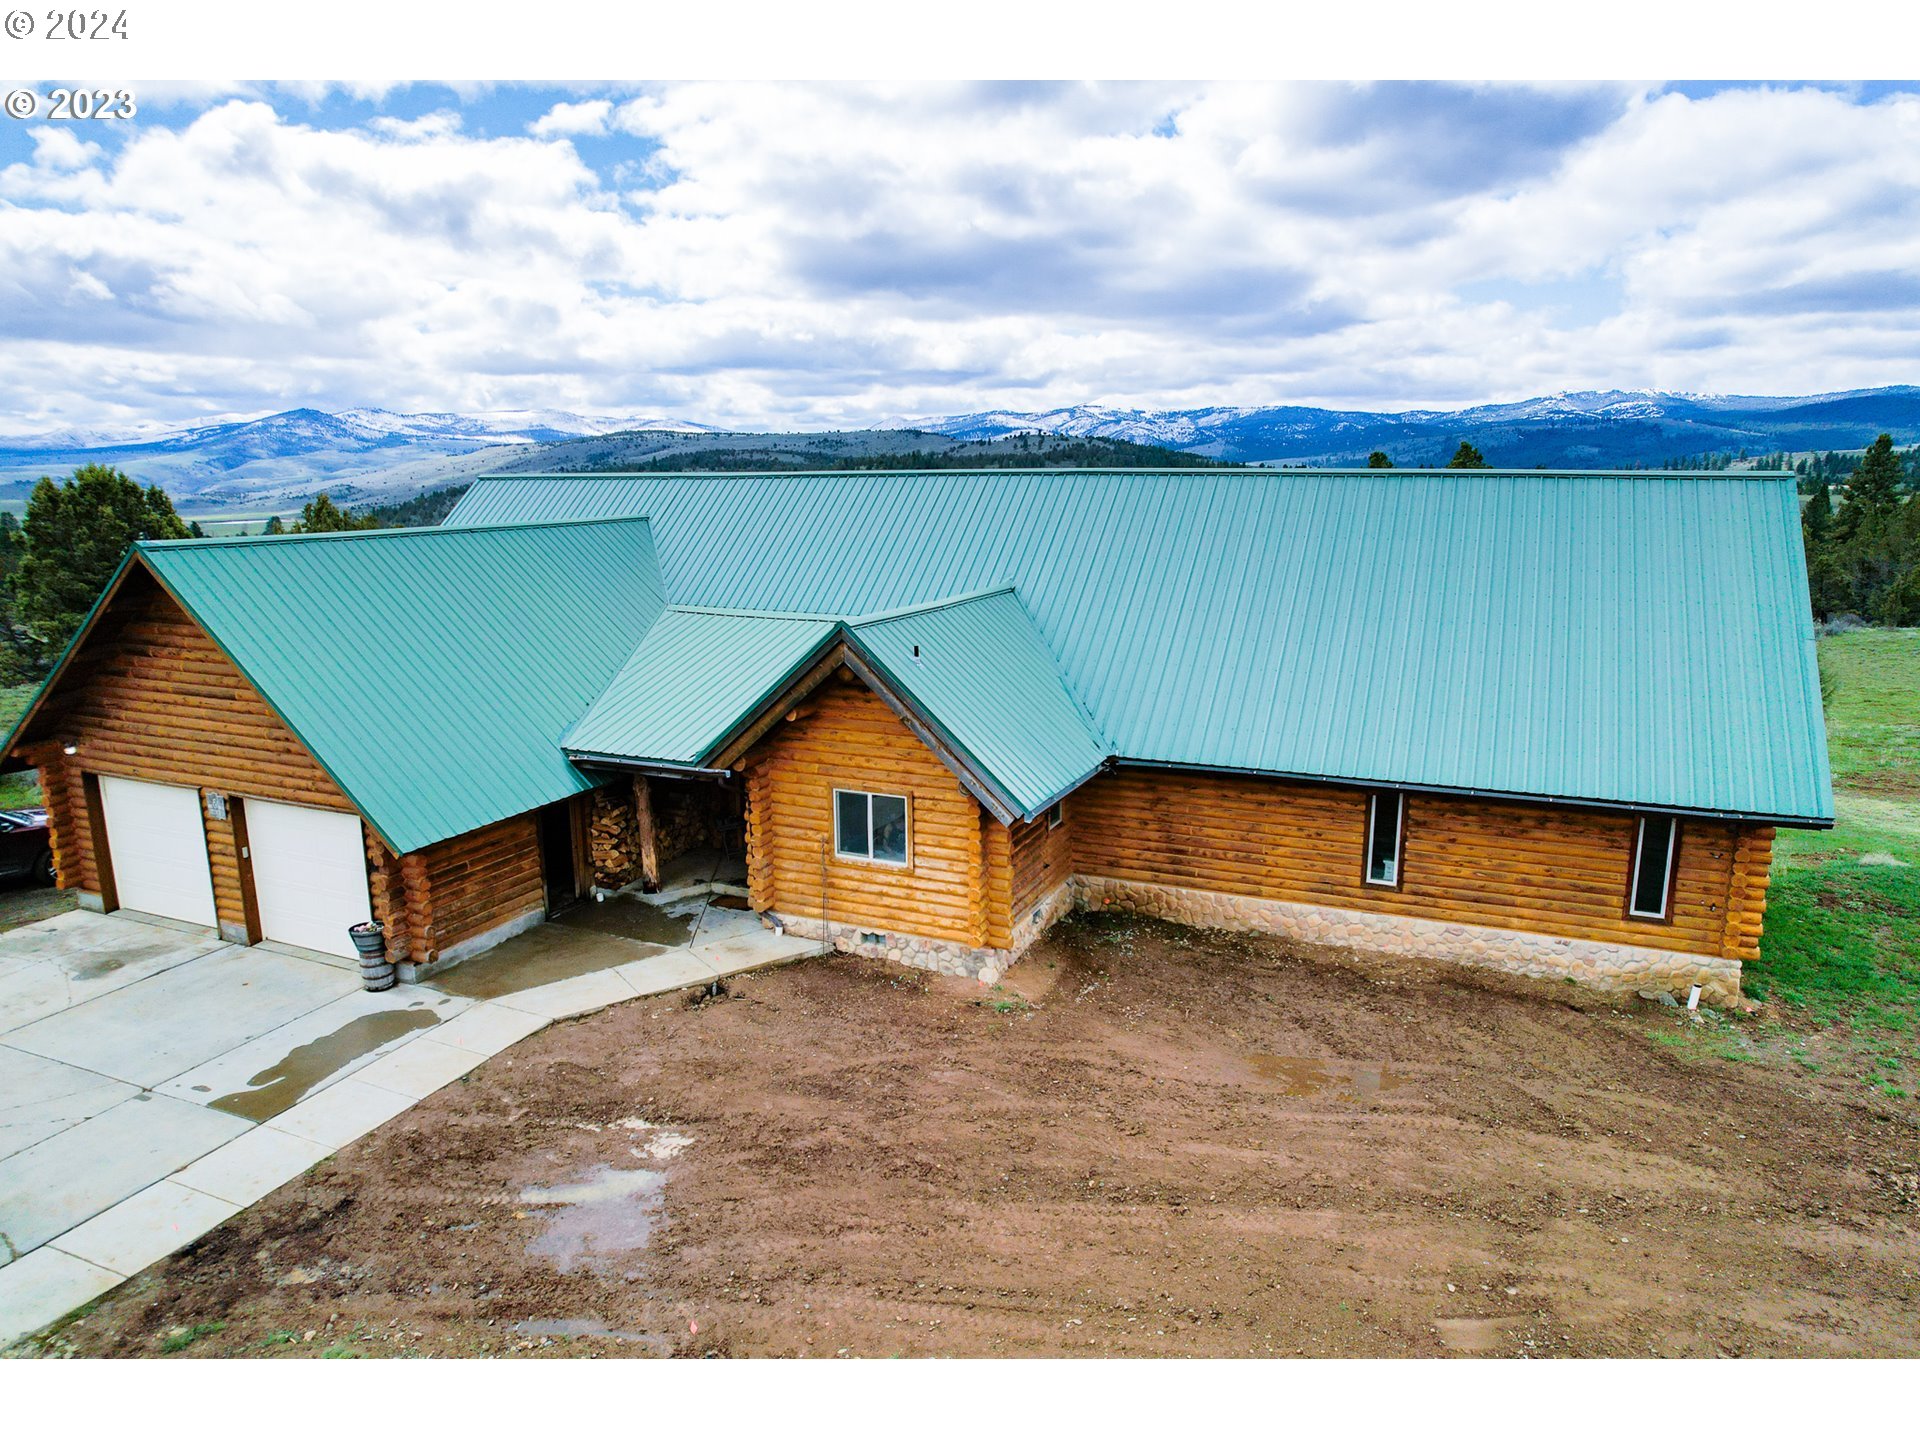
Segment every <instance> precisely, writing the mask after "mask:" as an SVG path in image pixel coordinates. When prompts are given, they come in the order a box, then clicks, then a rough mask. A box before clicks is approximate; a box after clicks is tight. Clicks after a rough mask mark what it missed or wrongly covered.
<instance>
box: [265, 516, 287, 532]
mask: <svg viewBox="0 0 1920 1440" xmlns="http://www.w3.org/2000/svg"><path fill="white" fill-rule="evenodd" d="M260 533H261V534H262V535H284V534H286V533H287V527H286V526H285V525H282V524H281V523H280V517H279V516H278V515H269V516H268V517H267V523H266V524H265V525H262V526H261V527H260Z"/></svg>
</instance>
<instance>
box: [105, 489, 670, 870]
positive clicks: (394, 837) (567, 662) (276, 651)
mask: <svg viewBox="0 0 1920 1440" xmlns="http://www.w3.org/2000/svg"><path fill="white" fill-rule="evenodd" d="M134 554H135V555H137V557H138V558H139V559H140V560H141V561H144V562H145V563H146V564H147V565H148V566H150V567H151V568H152V570H153V572H154V574H155V575H157V576H158V577H159V579H160V582H161V583H162V584H163V585H164V586H165V587H166V589H167V590H168V591H169V592H170V593H171V594H172V595H173V596H174V598H175V599H177V600H178V601H179V602H180V604H181V605H182V606H183V607H184V608H185V609H186V610H187V612H188V613H189V614H190V615H192V616H193V618H194V619H195V620H197V621H198V622H199V623H200V624H201V626H202V627H203V628H205V629H206V631H207V632H208V634H210V635H211V636H212V637H213V639H214V641H215V642H216V643H217V644H218V645H219V646H220V648H221V649H222V650H223V651H225V652H226V654H227V655H228V656H229V657H230V658H231V659H232V660H233V662H234V663H235V664H236V665H237V666H238V667H239V668H240V670H241V671H242V672H243V673H244V674H245V675H246V677H247V679H248V680H250V681H251V682H252V683H253V685H254V687H255V688H256V689H258V690H259V691H260V693H261V694H262V695H263V696H264V697H265V698H266V700H267V703H268V704H270V705H271V706H272V707H273V708H274V710H275V711H277V712H278V713H279V715H280V717H281V718H282V719H283V720H285V721H286V723H287V725H288V726H289V727H290V728H291V729H292V730H293V732H294V733H295V734H296V735H298V736H299V737H300V739H301V741H302V742H303V743H304V744H305V745H306V747H307V748H308V750H310V751H311V752H312V753H313V755H314V758H315V759H317V760H318V761H319V762H320V764H321V765H322V766H323V767H325V769H326V770H327V772H328V773H329V774H331V775H332V776H333V778H334V780H335V781H336V783H338V784H339V786H340V788H341V789H342V790H343V791H345V792H346V794H347V796H348V797H349V798H350V799H351V800H352V801H353V802H354V804H355V805H357V806H358V807H359V809H360V811H361V813H362V814H363V815H365V816H366V818H367V820H368V822H369V823H370V824H371V825H372V826H373V827H374V829H375V830H377V831H378V832H379V833H380V835H381V836H382V837H383V838H384V839H385V840H386V842H387V844H388V845H389V846H391V847H392V848H393V849H394V850H395V851H397V852H402V853H404V852H406V851H409V850H417V849H419V848H420V847H421V846H423V845H431V844H432V843H433V842H435V841H436V840H444V839H446V838H448V837H449V836H453V835H459V834H462V833H464V832H465V831H468V830H472V829H475V828H477V827H478V826H481V825H487V824H491V823H492V822H493V821H495V820H501V819H505V818H506V817H507V816H510V815H518V814H520V813H522V812H523V811H527V810H531V809H533V808H535V807H536V806H540V805H544V804H546V803H548V802H550V801H553V800H560V799H564V798H566V797H567V796H569V795H572V794H574V793H575V792H577V791H580V790H584V789H586V788H588V786H589V784H590V783H591V782H589V781H588V780H587V779H586V778H585V777H583V776H582V775H581V774H580V773H579V772H578V771H576V770H575V769H574V768H573V766H572V765H571V764H570V763H569V762H568V761H567V758H566V756H565V755H564V754H563V753H562V752H561V749H560V744H559V742H560V737H561V736H562V735H563V734H565V733H566V730H567V727H568V726H570V725H571V724H572V723H573V722H574V720H575V719H577V718H578V717H579V715H580V713H581V712H582V711H583V710H585V709H586V708H587V706H588V705H589V704H590V703H591V702H592V700H593V698H594V697H595V696H596V695H598V694H599V693H600V692H601V691H602V690H603V689H605V688H606V685H607V682H608V681H609V680H611V679H612V678H613V676H614V674H615V673H616V672H617V671H618V670H619V668H620V665H621V662H623V661H624V660H625V659H626V658H627V657H628V655H629V654H630V653H631V652H632V650H633V645H634V637H635V636H638V635H642V634H645V633H646V631H647V629H648V627H649V626H651V625H652V624H653V622H654V620H655V618H656V617H657V616H658V615H659V613H660V610H661V607H662V604H663V601H662V598H661V589H660V577H659V571H658V569H657V567H656V565H655V562H654V553H653V543H652V539H651V537H650V535H649V532H648V526H647V522H646V521H645V520H644V519H624V520H615V521H601V522H592V523H581V524H540V525H519V526H511V527H506V528H478V529H433V530H374V531H356V532H349V533H346V534H341V535H297V536H286V537H281V538H263V537H255V538H249V539H230V540H165V541H143V542H141V543H139V544H138V545H136V546H135V547H134ZM131 558H132V557H130V560H131Z"/></svg>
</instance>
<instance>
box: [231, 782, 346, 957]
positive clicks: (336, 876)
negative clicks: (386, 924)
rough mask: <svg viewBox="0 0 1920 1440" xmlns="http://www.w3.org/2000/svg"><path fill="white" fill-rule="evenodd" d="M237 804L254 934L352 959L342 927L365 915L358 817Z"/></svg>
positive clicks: (299, 807) (262, 802) (267, 804)
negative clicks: (249, 868) (242, 809)
mask: <svg viewBox="0 0 1920 1440" xmlns="http://www.w3.org/2000/svg"><path fill="white" fill-rule="evenodd" d="M245 804H246V816H247V849H248V851H249V853H250V854H251V856H252V863H253V894H254V900H255V903H257V904H258V906H259V907H260V933H261V934H262V935H263V936H264V937H265V938H266V939H268V940H278V941H281V942H282V943H283V944H287V945H299V946H302V947H304V948H305V949H308V950H319V951H321V952H323V953H325V954H329V955H345V956H351V955H353V953H354V949H353V942H352V941H351V940H349V939H348V938H347V927H348V926H350V925H353V924H356V923H357V922H359V921H362V920H371V919H372V918H373V907H372V904H371V902H370V901H369V899H368V896H367V852H366V845H365V841H364V840H363V839H362V837H361V833H360V817H359V816H358V815H356V814H353V813H351V812H342V811H338V810H316V809H313V808H311V807H310V806H305V805H280V804H276V803H274V802H273V801H269V800H248V801H246V802H245Z"/></svg>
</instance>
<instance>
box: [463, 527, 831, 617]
mask: <svg viewBox="0 0 1920 1440" xmlns="http://www.w3.org/2000/svg"><path fill="white" fill-rule="evenodd" d="M474 528H475V529H479V528H481V527H479V526H475V527H474ZM666 608H667V609H668V610H677V611H679V612H680V613H681V614H683V615H733V616H737V617H739V618H741V619H744V620H793V621H810V622H818V623H820V624H825V625H840V624H844V623H845V621H846V617H845V616H843V615H832V614H828V613H826V612H824V611H815V610H737V609H735V608H734V607H732V606H730V605H673V604H669V605H668V606H667V607H666Z"/></svg>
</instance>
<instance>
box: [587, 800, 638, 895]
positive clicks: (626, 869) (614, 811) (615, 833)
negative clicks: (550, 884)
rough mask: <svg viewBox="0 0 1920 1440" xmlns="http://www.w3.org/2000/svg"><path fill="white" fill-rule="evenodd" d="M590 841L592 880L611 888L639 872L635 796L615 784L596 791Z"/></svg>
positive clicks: (616, 886) (588, 829) (636, 875)
mask: <svg viewBox="0 0 1920 1440" xmlns="http://www.w3.org/2000/svg"><path fill="white" fill-rule="evenodd" d="M587 844H588V849H589V853H590V854H591V855H592V858H593V883H594V884H596V885H600V886H604V887H605V888H607V889H609V890H612V889H617V888H618V887H620V886H622V885H627V884H630V883H632V882H633V881H634V880H636V879H638V878H639V875H640V826H639V823H638V821H637V820H636V819H635V815H634V805H633V796H632V795H631V794H630V793H629V794H621V793H620V792H619V791H618V790H617V789H616V788H615V787H612V786H609V787H607V788H606V789H601V790H596V791H594V792H593V818H592V820H591V821H590V822H589V823H588V828H587Z"/></svg>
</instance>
